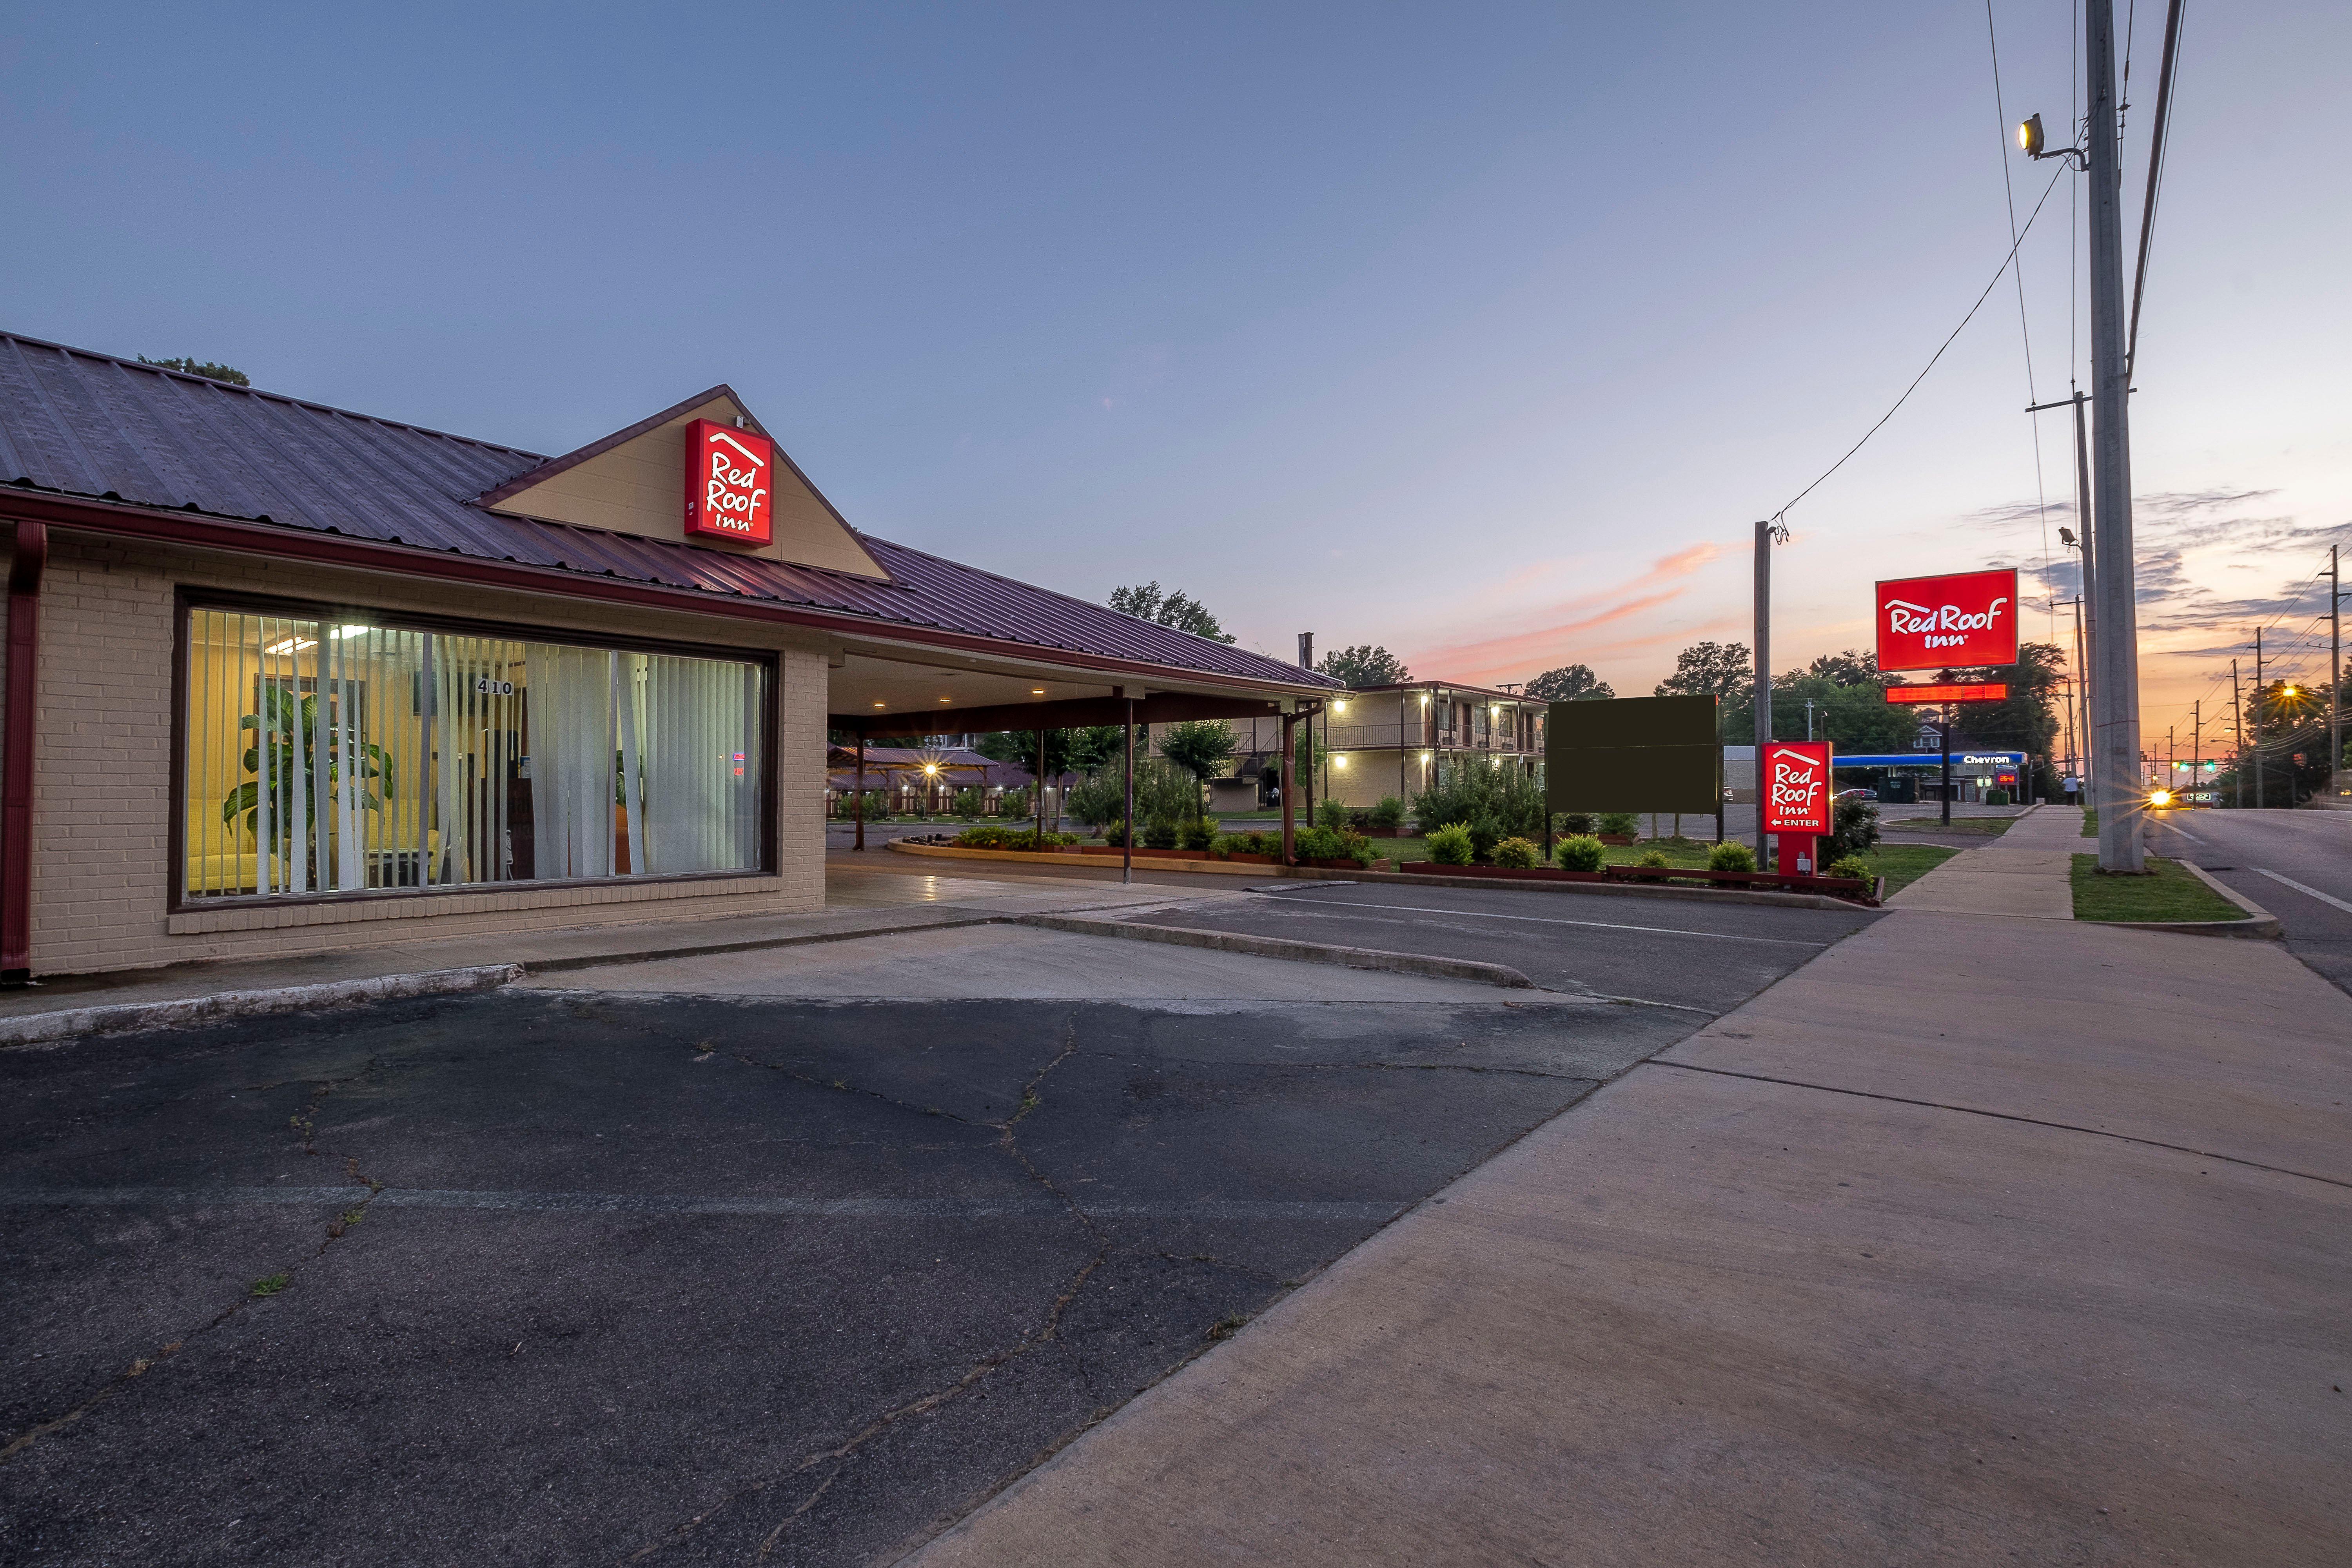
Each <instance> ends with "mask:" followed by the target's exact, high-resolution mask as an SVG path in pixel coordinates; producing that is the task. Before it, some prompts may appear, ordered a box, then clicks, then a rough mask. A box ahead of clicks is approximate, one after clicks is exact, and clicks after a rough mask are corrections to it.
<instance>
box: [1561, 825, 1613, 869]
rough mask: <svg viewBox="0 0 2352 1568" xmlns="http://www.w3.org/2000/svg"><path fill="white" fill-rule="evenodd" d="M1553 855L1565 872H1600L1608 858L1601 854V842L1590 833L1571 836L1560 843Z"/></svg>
mask: <svg viewBox="0 0 2352 1568" xmlns="http://www.w3.org/2000/svg"><path fill="white" fill-rule="evenodd" d="M1552 853H1553V854H1554V855H1555V856H1556V857H1558V858H1559V868H1560V869H1561V870H1563V871H1598V870H1599V869H1601V862H1602V860H1603V859H1604V858H1606V857H1604V856H1603V855H1602V854H1601V840H1599V839H1598V838H1595V837H1592V835H1591V834H1590V833H1577V834H1571V835H1570V836H1569V837H1566V838H1563V839H1561V840H1560V841H1559V847H1558V848H1557V849H1555V850H1553V851H1552Z"/></svg>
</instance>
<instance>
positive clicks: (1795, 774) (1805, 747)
mask: <svg viewBox="0 0 2352 1568" xmlns="http://www.w3.org/2000/svg"><path fill="white" fill-rule="evenodd" d="M1829 830H1830V743H1829V742H1827V741H1775V742H1772V743H1771V744H1770V745H1769V746H1767V747H1765V748H1764V831H1765V832H1767V833H1827V832H1828V831H1829Z"/></svg>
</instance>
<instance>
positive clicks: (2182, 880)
mask: <svg viewBox="0 0 2352 1568" xmlns="http://www.w3.org/2000/svg"><path fill="white" fill-rule="evenodd" d="M2147 869H2148V875H2147V876H2145V877H2109V876H2104V875H2102V874H2101V873H2100V871H2099V858H2098V857H2097V856H2096V855H2077V856H2075V857H2074V918H2075V919H2076V920H2078V921H2242V920H2246V919H2249V918H2251V917H2249V916H2248V915H2247V913H2246V911H2245V910H2242V909H2240V908H2239V907H2238V906H2237V905H2235V904H2233V903H2231V901H2230V900H2227V899H2225V898H2223V897H2222V896H2221V894H2219V893H2217V892H2215V891H2214V890H2213V889H2210V888H2209V887H2207V886H2206V885H2205V884H2204V883H2203V882H2201V881H2200V880H2199V879H2197V876H2196V874H2195V873H2194V872H2191V871H2190V870H2189V869H2188V868H2186V867H2184V866H2182V865H2181V864H2180V863H2179V861H2177V860H2160V859H2158V858H2156V857H2155V856H2153V855H2151V856H2149V857H2148V858H2147Z"/></svg>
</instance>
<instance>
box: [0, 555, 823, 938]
mask: <svg viewBox="0 0 2352 1568" xmlns="http://www.w3.org/2000/svg"><path fill="white" fill-rule="evenodd" d="M182 586H185V587H190V588H219V589H226V590H231V591H241V592H247V593H260V594H271V595H281V596H284V597H289V598H298V599H316V600H326V601H329V602H332V603H336V604H345V605H352V606H354V607H355V608H380V609H385V610H408V611H412V612H427V613H431V614H435V615H442V616H475V617H478V618H481V619H484V620H492V621H504V622H514V623H520V624H526V625H531V626H547V627H550V628H551V629H568V630H572V631H577V632H585V633H589V634H592V635H612V636H615V637H632V636H634V637H657V638H669V639H673V640H678V641H691V642H701V643H708V644H712V645H717V646H726V647H742V648H764V649H773V650H776V651H777V652H778V654H779V655H780V658H779V675H780V679H779V680H778V682H777V689H776V691H775V693H774V697H775V700H776V710H775V713H774V722H775V734H776V743H777V745H778V747H779V755H778V770H777V771H778V784H779V788H778V795H779V796H780V798H779V799H778V800H776V801H775V802H773V803H772V809H773V810H774V811H775V813H776V821H777V845H778V853H777V858H778V867H779V874H777V875H774V876H758V877H746V878H728V879H697V880H688V881H678V882H658V881H647V882H636V883H632V882H627V881H615V882H614V883H613V884H611V885H609V886H595V887H588V888H569V889H556V888H545V889H533V888H531V887H530V885H529V884H516V885H512V886H509V887H506V888H503V889H499V890H496V891H488V892H481V893H464V892H451V893H447V894H444V895H439V896H434V897H389V898H373V899H362V900H350V901H343V902H330V903H317V904H301V905H296V904H285V905H278V906H258V907H257V906H247V907H244V908H241V909H213V910H192V911H189V912H186V913H183V914H181V915H178V916H173V915H172V914H171V913H170V899H171V879H172V867H171V865H170V863H169V847H170V842H171V824H170V817H171V800H172V781H171V779H170V777H169V773H170V766H171V756H172V722H173V718H172V711H171V704H172V687H173V679H172V677H173V670H172V652H173V636H174V628H173V616H172V603H173V590H174V589H175V588H176V587H182ZM0 637H5V612H0ZM4 649H5V642H0V650H4ZM40 660H41V668H40V700H39V703H38V707H37V733H36V737H35V746H36V758H35V765H34V815H33V838H34V854H33V868H32V894H33V968H34V971H35V973H42V974H59V973H83V972H89V971H97V970H111V969H124V968H135V967H141V966H145V965H152V964H160V963H178V962H182V961H184V960H189V959H206V958H238V957H257V956H262V955H268V954H287V953H299V952H322V951H327V950H331V949H335V948H348V947H354V946H364V945H369V944H373V943H381V942H421V941H427V940H431V939H434V938H437V937H450V936H464V935H468V934H476V933H478V934H481V935H483V936H484V937H486V938H490V939H495V938H496V936H497V935H498V934H499V933H500V932H505V931H530V930H546V929H551V928H562V927H571V926H579V925H602V924H613V923H619V922H624V921H657V920H684V919H698V918H706V917H717V916H721V915H730V914H755V913H756V914H782V913H795V912H803V911H809V910H819V909H822V908H823V907H824V805H823V793H824V734H825V709H826V701H825V698H826V689H825V679H826V671H825V661H824V649H823V647H822V645H821V643H819V642H818V641H816V640H814V639H813V638H810V637H805V636H803V635H800V634H796V633H794V632H793V631H792V630H791V629H789V628H786V627H782V626H762V625H759V624H757V623H752V622H747V621H742V620H738V619H733V618H730V617H719V616H686V615H676V614H669V613H666V612H658V611H647V610H636V609H631V608H628V607H625V606H619V605H585V604H581V603H578V602H576V601H565V600H561V599H555V598H547V597H540V596H536V595H517V594H510V593H505V592H501V591H499V590H494V589H479V588H468V587H462V586H455V585H447V584H419V583H416V582H413V581H410V580H406V579H400V578H392V577H385V576H379V575H374V574H366V573H357V572H348V571H341V570H335V569H327V568H320V567H311V566H304V565H299V564H296V563H285V562H263V561H259V560H255V559H251V558H247V557H240V556H231V555H221V554H213V553H209V552H196V551H182V550H175V549H168V548H162V547H155V546H149V545H142V544H134V543H125V542H115V541H110V540H106V539H103V538H100V537H96V536H92V535H87V534H76V533H70V532H66V531H58V530H52V531H51V533H50V553H49V566H48V572H47V576H46V578H45V580H44V582H43V585H42V594H41V625H40ZM4 661H5V653H0V662H4ZM0 679H5V669H0ZM497 958H498V954H497V951H496V943H495V941H494V940H492V941H488V942H486V943H485V945H484V948H483V955H482V961H483V962H485V963H489V962H496V961H497Z"/></svg>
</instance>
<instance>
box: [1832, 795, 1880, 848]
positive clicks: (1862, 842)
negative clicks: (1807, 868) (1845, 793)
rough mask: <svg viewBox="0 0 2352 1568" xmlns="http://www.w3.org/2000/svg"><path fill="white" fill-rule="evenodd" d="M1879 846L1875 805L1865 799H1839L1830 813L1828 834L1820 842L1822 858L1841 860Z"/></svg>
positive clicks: (1876, 808)
mask: <svg viewBox="0 0 2352 1568" xmlns="http://www.w3.org/2000/svg"><path fill="white" fill-rule="evenodd" d="M1877 847H1878V807H1876V806H1874V805H1872V804H1871V803H1870V802H1868V801H1866V800H1842V801H1839V802H1838V803H1837V805H1836V806H1835V808H1834V809H1832V811H1831V813H1830V833H1829V837H1828V839H1827V840H1826V841H1824V842H1823V843H1822V859H1824V860H1842V859H1843V858H1846V857H1847V856H1849V855H1867V854H1869V853H1870V852H1871V851H1872V850H1873V849H1875V848H1877Z"/></svg>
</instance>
